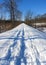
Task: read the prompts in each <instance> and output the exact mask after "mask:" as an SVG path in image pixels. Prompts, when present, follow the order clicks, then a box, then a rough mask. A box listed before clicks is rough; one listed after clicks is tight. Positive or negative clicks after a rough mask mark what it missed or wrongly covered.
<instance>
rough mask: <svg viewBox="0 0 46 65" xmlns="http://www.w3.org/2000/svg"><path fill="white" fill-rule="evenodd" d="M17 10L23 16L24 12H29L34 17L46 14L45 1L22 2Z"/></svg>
mask: <svg viewBox="0 0 46 65" xmlns="http://www.w3.org/2000/svg"><path fill="white" fill-rule="evenodd" d="M19 9H20V10H21V11H22V12H23V15H25V13H26V11H28V10H30V11H32V12H33V14H34V15H39V14H44V13H46V0H23V1H22V2H21V4H20V6H19Z"/></svg>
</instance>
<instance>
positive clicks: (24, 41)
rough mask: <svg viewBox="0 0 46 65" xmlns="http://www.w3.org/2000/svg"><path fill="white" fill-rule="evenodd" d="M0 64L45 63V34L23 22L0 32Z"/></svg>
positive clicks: (38, 64) (36, 64)
mask: <svg viewBox="0 0 46 65" xmlns="http://www.w3.org/2000/svg"><path fill="white" fill-rule="evenodd" d="M0 65H46V34H45V33H43V32H40V31H38V30H37V29H34V28H32V27H30V26H28V25H26V24H24V23H23V24H20V25H19V26H17V27H16V28H14V29H12V30H9V31H7V32H4V33H1V34H0Z"/></svg>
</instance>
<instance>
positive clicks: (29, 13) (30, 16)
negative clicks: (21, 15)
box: [25, 11, 33, 21]
mask: <svg viewBox="0 0 46 65" xmlns="http://www.w3.org/2000/svg"><path fill="white" fill-rule="evenodd" d="M32 14H33V13H32V12H31V11H27V12H26V15H25V21H30V20H31V19H32Z"/></svg>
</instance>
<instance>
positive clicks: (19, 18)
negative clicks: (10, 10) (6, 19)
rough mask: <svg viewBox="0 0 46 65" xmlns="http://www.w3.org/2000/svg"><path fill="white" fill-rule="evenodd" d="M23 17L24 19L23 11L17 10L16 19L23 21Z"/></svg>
mask: <svg viewBox="0 0 46 65" xmlns="http://www.w3.org/2000/svg"><path fill="white" fill-rule="evenodd" d="M21 19H22V12H20V11H17V13H16V20H18V21H21Z"/></svg>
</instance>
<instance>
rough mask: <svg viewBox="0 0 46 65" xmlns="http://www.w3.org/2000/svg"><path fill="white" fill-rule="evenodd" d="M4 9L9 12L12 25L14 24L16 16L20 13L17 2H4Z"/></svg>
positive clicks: (15, 0) (10, 0)
mask: <svg viewBox="0 0 46 65" xmlns="http://www.w3.org/2000/svg"><path fill="white" fill-rule="evenodd" d="M3 1H4V2H3V3H4V7H5V9H6V10H7V12H9V13H10V19H11V21H12V23H13V24H14V21H15V19H16V14H17V13H18V6H17V0H3Z"/></svg>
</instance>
